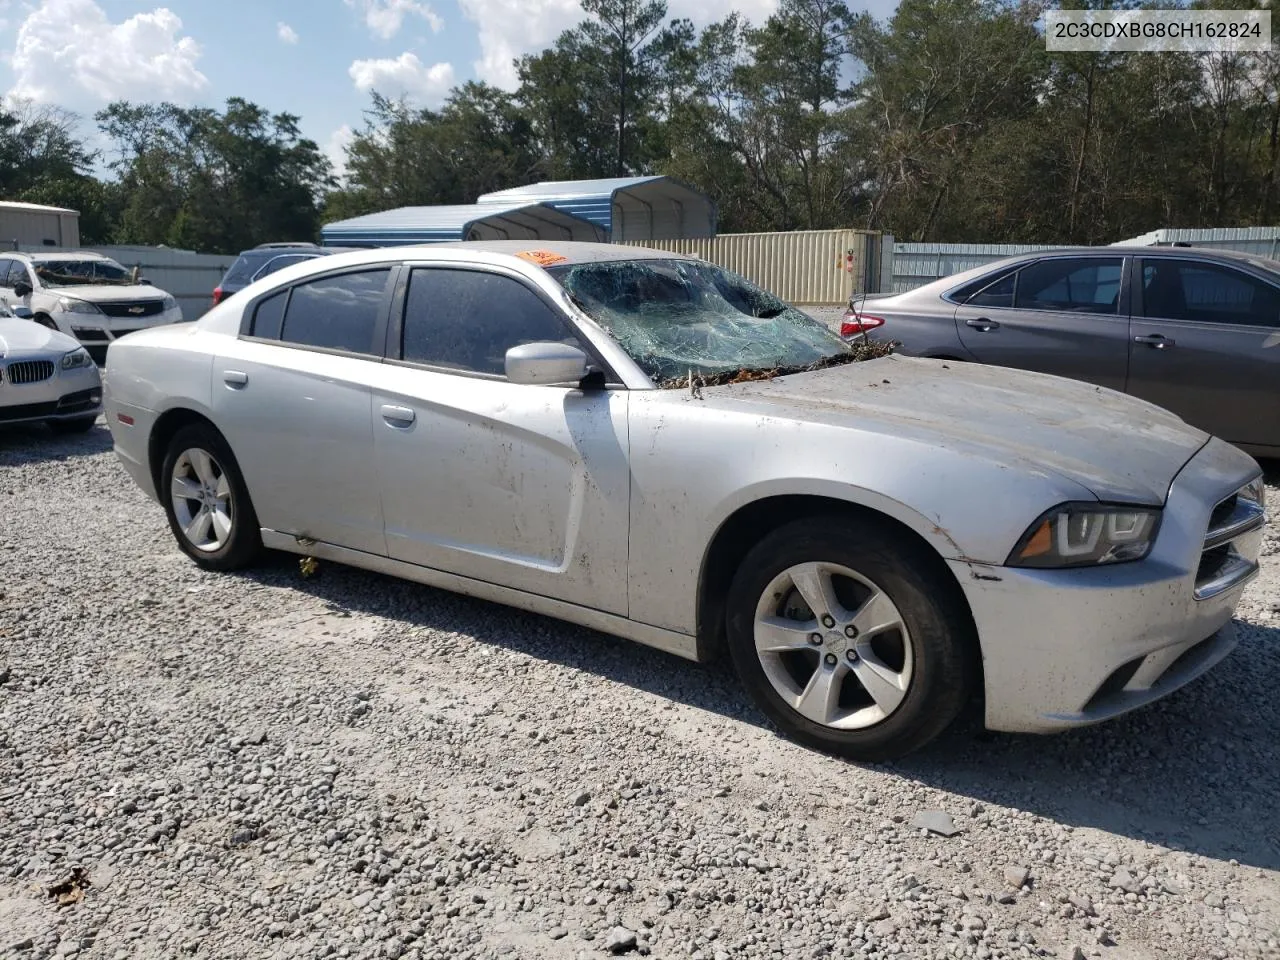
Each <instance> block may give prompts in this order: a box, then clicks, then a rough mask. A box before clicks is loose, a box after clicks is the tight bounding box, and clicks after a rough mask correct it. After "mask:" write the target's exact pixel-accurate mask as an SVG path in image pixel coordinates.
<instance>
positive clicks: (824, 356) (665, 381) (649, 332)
mask: <svg viewBox="0 0 1280 960" xmlns="http://www.w3.org/2000/svg"><path fill="white" fill-rule="evenodd" d="M547 272H548V273H550V274H551V276H552V277H554V278H555V279H556V281H557V282H558V283H559V284H560V285H561V286H562V287H564V289H565V291H566V292H567V293H568V294H569V295H570V297H572V298H573V300H574V302H575V303H576V304H577V305H578V307H579V308H580V309H581V310H583V311H584V312H585V313H586V314H587V315H588V316H589V317H591V319H593V320H595V321H596V323H598V324H600V326H602V327H604V329H605V330H607V331H608V332H609V334H610V335H611V336H612V337H613V338H614V339H615V340H617V341H618V343H619V345H620V346H621V347H622V349H624V350H625V351H626V352H627V353H628V354H629V355H630V356H631V358H632V359H633V360H635V361H636V363H637V364H639V366H640V367H641V369H643V370H644V371H645V373H647V374H648V375H649V376H650V377H652V378H653V380H654V382H655V383H657V384H659V385H660V386H667V385H671V384H672V383H674V382H677V381H687V380H688V379H689V378H690V377H691V376H692V377H703V378H712V377H714V378H717V379H720V378H721V376H722V375H727V376H728V377H730V378H732V377H733V376H734V375H738V378H739V379H752V378H751V377H750V376H749V375H750V373H752V372H765V371H768V372H776V373H781V372H784V371H787V370H795V369H803V368H807V367H814V366H828V365H832V364H836V363H844V362H848V361H850V360H854V359H859V357H858V356H856V355H855V351H853V350H851V349H850V347H849V345H848V344H846V343H845V342H844V341H843V340H841V339H840V338H839V337H838V336H837V335H836V334H834V333H832V332H831V331H830V330H828V329H827V327H826V326H824V325H823V324H821V323H819V322H818V321H816V320H814V319H813V318H811V317H809V316H806V315H805V314H803V313H801V312H800V311H799V310H797V309H795V307H792V306H789V305H788V304H786V303H784V302H783V301H782V300H779V299H778V298H777V297H775V296H774V295H773V294H771V293H767V292H765V291H764V290H761V289H760V288H759V287H756V286H754V285H753V284H751V283H750V282H749V281H747V280H745V279H743V278H742V277H740V276H738V275H737V274H735V273H730V272H729V271H728V270H723V269H721V268H720V267H717V266H714V265H713V264H709V263H704V262H702V261H698V260H648V259H645V260H618V261H610V262H603V263H583V264H577V265H575V266H563V267H553V268H551V269H550V270H548V271H547Z"/></svg>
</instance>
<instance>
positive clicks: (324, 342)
mask: <svg viewBox="0 0 1280 960" xmlns="http://www.w3.org/2000/svg"><path fill="white" fill-rule="evenodd" d="M390 277H391V270H390V268H383V269H381V270H362V271H360V272H358V273H343V274H338V275H337V276H332V277H321V278H319V279H317V280H312V281H311V282H309V283H300V284H298V285H297V286H296V287H293V288H292V292H291V294H290V297H289V305H288V307H287V308H286V309H285V314H284V323H283V326H282V329H281V331H280V339H281V340H284V341H286V342H288V343H297V344H301V345H303V346H308V347H323V348H324V349H327V350H345V351H348V352H351V353H376V354H380V353H381V352H382V351H381V350H380V349H378V345H375V344H374V334H375V332H376V331H377V329H378V318H379V316H380V314H381V313H382V309H383V306H384V303H385V301H386V295H387V282H388V280H389V278H390ZM254 320H255V324H256V322H257V317H255V318H254Z"/></svg>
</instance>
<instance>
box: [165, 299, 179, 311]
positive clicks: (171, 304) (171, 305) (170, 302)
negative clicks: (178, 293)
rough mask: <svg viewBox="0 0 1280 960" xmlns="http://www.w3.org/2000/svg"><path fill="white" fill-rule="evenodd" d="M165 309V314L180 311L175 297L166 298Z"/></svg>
mask: <svg viewBox="0 0 1280 960" xmlns="http://www.w3.org/2000/svg"><path fill="white" fill-rule="evenodd" d="M164 309H165V312H166V313H168V312H169V311H170V310H177V309H178V301H177V300H175V299H174V298H173V297H165V298H164Z"/></svg>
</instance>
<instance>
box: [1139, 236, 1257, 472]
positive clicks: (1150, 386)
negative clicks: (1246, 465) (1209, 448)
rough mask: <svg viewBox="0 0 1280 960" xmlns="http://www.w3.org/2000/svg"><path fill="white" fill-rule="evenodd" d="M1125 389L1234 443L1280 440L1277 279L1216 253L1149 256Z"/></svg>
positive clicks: (1143, 264) (1141, 276)
mask: <svg viewBox="0 0 1280 960" xmlns="http://www.w3.org/2000/svg"><path fill="white" fill-rule="evenodd" d="M1135 273H1136V275H1137V279H1138V283H1137V284H1135V286H1137V287H1138V288H1139V297H1138V301H1139V304H1138V305H1136V307H1135V310H1134V318H1133V323H1132V327H1131V333H1132V342H1131V343H1130V345H1129V349H1130V359H1129V392H1130V393H1131V394H1133V395H1134V396H1136V397H1141V398H1142V399H1143V400H1149V401H1151V402H1152V403H1155V404H1158V405H1159V406H1162V407H1165V408H1167V409H1169V410H1172V411H1173V412H1174V413H1176V414H1177V415H1178V416H1180V417H1182V419H1184V420H1186V421H1187V422H1188V423H1191V424H1194V425H1195V426H1197V427H1200V428H1201V429H1202V430H1206V431H1208V432H1209V433H1212V434H1214V435H1215V436H1218V437H1221V438H1222V439H1223V440H1226V441H1228V442H1230V443H1239V444H1245V445H1247V446H1259V447H1263V446H1265V447H1276V448H1277V449H1280V286H1277V285H1276V284H1272V283H1268V282H1267V281H1265V280H1263V279H1261V278H1260V277H1257V276H1254V275H1253V274H1251V273H1246V272H1245V271H1243V270H1240V269H1237V268H1235V267H1231V266H1226V265H1224V264H1221V263H1218V262H1215V261H1212V260H1197V259H1191V258H1188V259H1181V258H1172V257H1148V258H1143V259H1141V260H1139V261H1138V263H1137V265H1136V267H1135Z"/></svg>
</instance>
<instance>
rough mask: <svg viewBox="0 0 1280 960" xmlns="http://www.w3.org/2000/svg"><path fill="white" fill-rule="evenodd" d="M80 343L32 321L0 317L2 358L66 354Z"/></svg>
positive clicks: (0, 355) (0, 350)
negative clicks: (23, 355) (33, 354)
mask: <svg viewBox="0 0 1280 960" xmlns="http://www.w3.org/2000/svg"><path fill="white" fill-rule="evenodd" d="M77 346H79V344H78V343H76V341H75V340H73V339H71V337H68V336H67V335H66V334H65V333H59V332H58V331H57V330H50V329H49V328H48V327H44V326H41V325H40V324H38V323H35V322H34V321H31V320H20V319H17V318H15V317H0V357H9V358H12V357H14V356H17V355H18V354H28V353H39V354H51V353H66V352H67V351H68V350H74V349H75V348H76V347H77Z"/></svg>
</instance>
